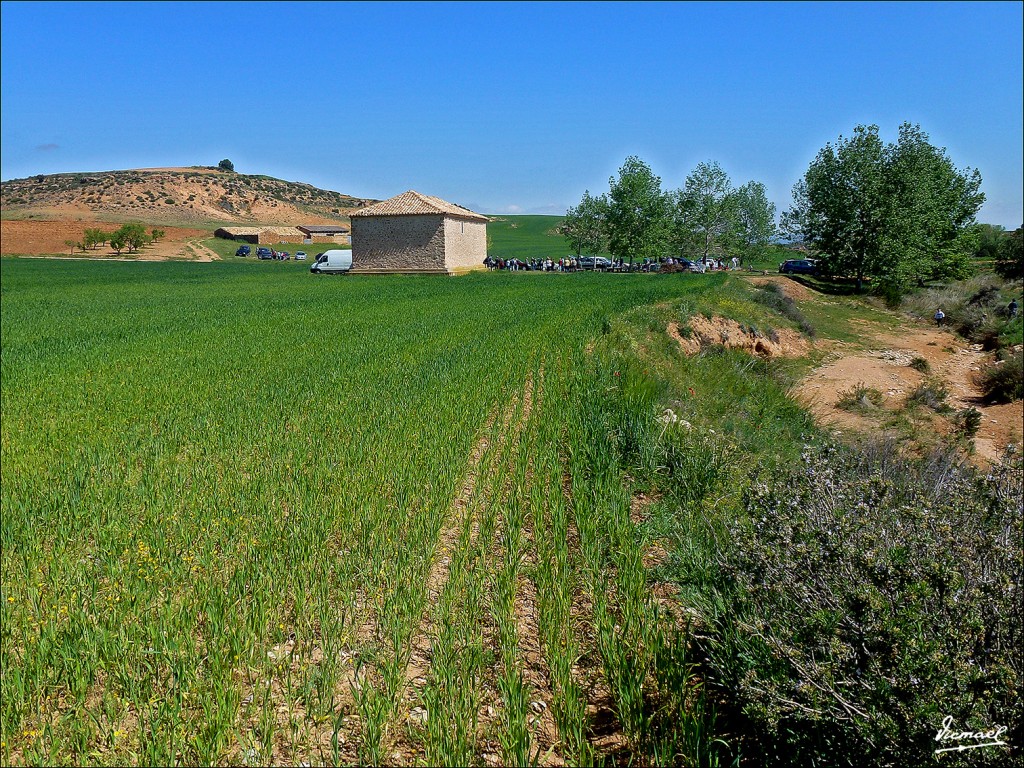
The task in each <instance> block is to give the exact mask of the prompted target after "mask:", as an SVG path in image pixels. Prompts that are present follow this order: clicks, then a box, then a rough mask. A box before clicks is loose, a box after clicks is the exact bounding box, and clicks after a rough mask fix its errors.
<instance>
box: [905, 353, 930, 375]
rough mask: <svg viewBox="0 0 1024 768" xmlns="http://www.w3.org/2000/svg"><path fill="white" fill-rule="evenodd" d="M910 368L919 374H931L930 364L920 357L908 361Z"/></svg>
mask: <svg viewBox="0 0 1024 768" xmlns="http://www.w3.org/2000/svg"><path fill="white" fill-rule="evenodd" d="M910 367H911V368H913V369H914V370H915V371H920V372H921V373H931V370H932V366H931V364H930V363H929V362H928V361H927V360H925V359H924V358H923V357H921V356H920V355H918V356H917V357H915V358H914V359H913V360H911V361H910Z"/></svg>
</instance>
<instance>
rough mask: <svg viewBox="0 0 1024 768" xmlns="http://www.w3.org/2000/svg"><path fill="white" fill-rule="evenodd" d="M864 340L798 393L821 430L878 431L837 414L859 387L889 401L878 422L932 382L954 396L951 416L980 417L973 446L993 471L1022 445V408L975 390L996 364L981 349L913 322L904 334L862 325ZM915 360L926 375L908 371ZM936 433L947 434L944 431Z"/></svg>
mask: <svg viewBox="0 0 1024 768" xmlns="http://www.w3.org/2000/svg"><path fill="white" fill-rule="evenodd" d="M863 334H864V335H863V341H862V343H861V344H859V345H857V346H852V345H849V344H843V343H841V342H836V343H835V346H834V347H833V349H832V351H831V352H830V353H829V354H828V356H827V357H826V358H825V360H824V362H823V363H822V364H821V365H819V366H818V367H817V368H815V369H813V370H812V371H811V372H810V373H809V374H808V375H807V376H805V377H804V378H803V380H801V381H800V383H799V384H798V385H797V387H796V389H795V395H796V397H797V399H798V400H800V401H801V402H802V403H804V404H805V405H806V406H807V407H809V408H810V410H811V412H812V413H813V414H814V417H815V419H817V420H818V421H819V422H820V423H823V424H828V425H831V426H834V427H838V428H840V429H850V430H854V431H860V432H865V431H873V430H877V429H878V426H879V424H878V419H877V418H873V417H868V416H863V415H858V414H855V413H851V412H849V411H845V410H843V409H841V408H837V407H836V403H837V402H838V401H839V399H840V397H841V395H842V393H844V392H846V391H847V390H849V389H851V388H852V387H854V386H855V385H857V384H864V385H865V386H867V387H873V388H874V389H877V390H879V391H880V392H881V393H882V394H883V396H884V398H885V399H884V402H883V404H882V409H881V411H882V412H881V413H880V415H881V416H886V415H891V414H893V413H895V412H896V411H897V410H898V409H900V408H902V407H903V406H904V405H905V403H906V400H907V396H908V395H909V394H910V393H911V392H913V391H914V389H915V388H916V387H917V386H918V385H919V384H921V383H922V382H923V381H925V380H926V379H928V378H929V377H933V378H936V379H938V380H940V381H942V382H943V383H944V384H945V386H946V387H947V388H948V392H949V394H948V397H947V403H948V404H949V405H950V406H951V407H952V408H953V409H955V410H957V411H959V410H963V409H965V408H969V407H973V408H977V409H978V410H979V411H980V412H981V415H982V422H981V428H980V429H979V431H978V434H977V436H976V437H975V439H974V447H975V451H976V454H975V456H976V458H977V459H978V463H980V464H982V465H986V466H987V465H990V464H991V463H993V462H994V461H996V460H997V459H998V458H999V457H1000V456H1001V455H1002V454H1003V451H1004V450H1005V449H1006V446H1007V445H1009V444H1011V443H1014V444H1017V445H1020V443H1021V436H1022V434H1024V408H1022V407H1021V403H1020V402H1015V403H1008V404H1005V405H989V404H987V403H985V401H984V400H983V399H982V396H981V392H980V390H979V389H978V387H977V386H976V385H975V384H974V381H973V378H974V375H975V373H976V372H977V371H978V370H979V369H980V368H981V367H982V366H984V365H986V364H987V363H988V362H989V361H990V360H991V355H990V354H989V353H986V352H984V351H982V349H981V347H980V346H979V345H969V344H967V343H965V342H964V341H963V340H961V339H960V338H958V337H957V336H955V335H954V334H953V333H951V332H949V331H945V330H941V329H938V328H934V327H927V326H915V325H911V324H909V322H908V325H907V326H906V327H905V328H904V329H903V330H902V331H901V332H900V333H899V334H893V333H890V332H882V331H878V330H877V329H874V328H873V327H872V326H871V324H868V323H864V324H863ZM915 359H923V360H925V361H927V371H928V372H927V373H923V372H921V371H920V370H918V369H917V368H912V367H911V366H910V363H911V362H912V361H914V360H915ZM918 365H919V366H921V367H924V366H923V365H922V364H921V363H920V362H919V363H918ZM937 428H940V429H941V428H942V427H941V424H939V425H937ZM947 429H948V427H947Z"/></svg>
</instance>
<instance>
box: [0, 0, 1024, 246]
mask: <svg viewBox="0 0 1024 768" xmlns="http://www.w3.org/2000/svg"><path fill="white" fill-rule="evenodd" d="M1022 28H1024V4H1022V3H1020V2H1010V3H923V2H922V3H878V4H875V3H630V4H618V3H551V4H548V3H491V2H486V3H470V2H466V3H366V4H364V3H311V4H305V3H263V2H244V3H238V2H234V3H225V4H219V3H180V2H179V3H110V4H101V3H91V2H90V3H30V2H5V3H3V4H2V25H0V38H2V46H0V61H2V68H0V77H2V89H0V108H2V121H0V143H2V145H0V149H2V152H0V177H2V178H3V179H5V180H7V179H12V178H20V177H24V176H29V175H33V174H36V173H59V172H71V171H100V170H112V169H123V168H138V167H159V166H176V165H215V164H216V163H217V162H218V161H220V160H221V159H224V158H229V159H231V160H232V161H233V162H234V164H235V168H236V170H238V171H239V172H242V173H263V174H268V175H271V176H276V177H278V178H283V179H288V180H293V181H306V182H309V183H311V184H315V185H317V186H320V187H325V188H328V189H333V190H336V191H338V192H342V193H345V194H351V195H356V196H362V197H374V198H385V197H390V196H392V195H395V194H398V193H400V192H403V191H405V190H407V189H416V190H419V191H420V192H423V193H425V194H431V195H437V196H439V197H443V198H445V199H447V200H451V201H453V202H457V203H459V204H461V205H466V206H468V207H471V208H474V209H475V210H479V211H481V212H484V213H498V214H500V213H564V211H565V209H566V207H568V206H570V205H574V204H575V203H576V202H578V201H579V199H580V197H581V195H582V194H583V191H584V190H585V189H589V190H590V191H591V192H593V193H599V192H604V191H606V190H607V188H608V179H609V177H610V176H613V175H615V174H616V173H617V171H618V168H619V167H620V166H621V165H622V163H623V161H624V160H625V158H626V157H627V156H629V155H637V156H639V157H640V158H641V159H643V160H644V161H645V162H647V163H648V164H649V165H650V166H651V167H652V169H653V170H654V172H655V173H657V174H658V175H659V176H661V178H662V183H663V186H664V187H665V188H666V189H675V188H678V187H681V186H682V185H683V184H684V182H685V179H686V175H687V174H688V173H689V172H690V171H692V170H693V168H694V166H696V165H697V163H699V162H701V161H707V160H715V161H718V162H719V163H720V164H721V165H722V167H723V168H724V169H725V170H726V171H727V172H728V173H729V175H730V177H731V179H732V181H733V183H734V184H735V185H737V186H738V185H740V184H743V183H745V182H747V181H749V180H757V181H761V182H763V183H764V184H765V185H766V186H767V189H768V194H769V197H770V198H771V199H772V200H773V201H774V202H775V204H776V205H777V206H778V208H779V211H780V212H781V211H782V210H783V209H785V208H786V207H788V206H789V204H790V202H791V199H792V198H791V190H792V186H793V184H794V182H796V181H797V180H798V179H799V178H800V176H801V175H802V174H803V173H804V172H805V171H806V169H807V166H808V164H809V163H810V162H811V160H813V158H814V156H815V155H816V154H817V152H818V150H819V149H821V148H822V147H823V146H824V145H825V143H826V142H829V141H834V140H835V139H836V138H837V137H838V136H840V135H844V136H849V135H851V134H852V132H853V128H854V127H855V126H856V125H858V124H872V123H873V124H876V125H878V126H879V127H880V129H881V133H882V136H883V138H885V139H887V140H894V139H895V138H896V132H897V128H898V126H899V124H900V123H901V122H903V121H909V122H912V123H918V124H920V125H921V127H922V128H923V129H924V131H925V132H927V133H928V134H929V136H930V137H931V140H932V143H933V144H936V145H937V146H942V147H946V148H947V150H948V152H949V155H950V157H951V158H952V160H953V162H954V163H955V164H956V165H957V166H958V167H961V168H962V167H972V168H977V169H979V170H980V171H981V174H982V178H983V184H982V190H983V191H984V192H985V194H986V196H987V201H986V203H985V206H984V207H983V208H982V210H981V213H980V215H979V220H981V221H987V222H991V223H994V224H1001V225H1003V226H1006V227H1007V228H1015V227H1017V226H1019V225H1020V224H1021V223H1022V221H1024V203H1022V197H1024V195H1022V188H1024V173H1022V165H1024V160H1022V147H1024V86H1022V83H1024V49H1022V40H1024V35H1022V31H1021V30H1022Z"/></svg>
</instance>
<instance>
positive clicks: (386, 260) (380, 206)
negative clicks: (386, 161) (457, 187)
mask: <svg viewBox="0 0 1024 768" xmlns="http://www.w3.org/2000/svg"><path fill="white" fill-rule="evenodd" d="M351 219H352V272H354V273H355V272H363V273H380V272H409V273H420V274H448V275H456V274H460V273H462V272H468V271H470V270H473V269H484V265H483V261H484V259H485V258H486V257H487V222H488V221H490V219H488V218H487V217H486V216H482V215H480V214H479V213H474V212H473V211H471V210H469V209H468V208H463V207H462V206H460V205H455V204H454V203H449V202H447V201H445V200H442V199H441V198H439V197H430V196H429V195H423V194H420V193H419V192H415V191H413V190H409V191H408V192H403V193H402V194H401V195H398V196H397V197H392V198H390V199H389V200H384V201H382V202H379V203H374V204H373V205H370V206H367V207H366V208H363V209H362V210H359V211H353V212H352V214H351Z"/></svg>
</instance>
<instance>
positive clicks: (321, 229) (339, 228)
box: [299, 224, 348, 235]
mask: <svg viewBox="0 0 1024 768" xmlns="http://www.w3.org/2000/svg"><path fill="white" fill-rule="evenodd" d="M299 229H301V230H302V231H303V232H310V233H314V232H315V233H316V234H318V235H323V234H334V233H335V232H342V233H347V232H348V227H346V226H343V225H341V224H336V225H334V226H332V227H326V226H322V225H320V224H315V225H308V226H307V225H306V224H300V225H299Z"/></svg>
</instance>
